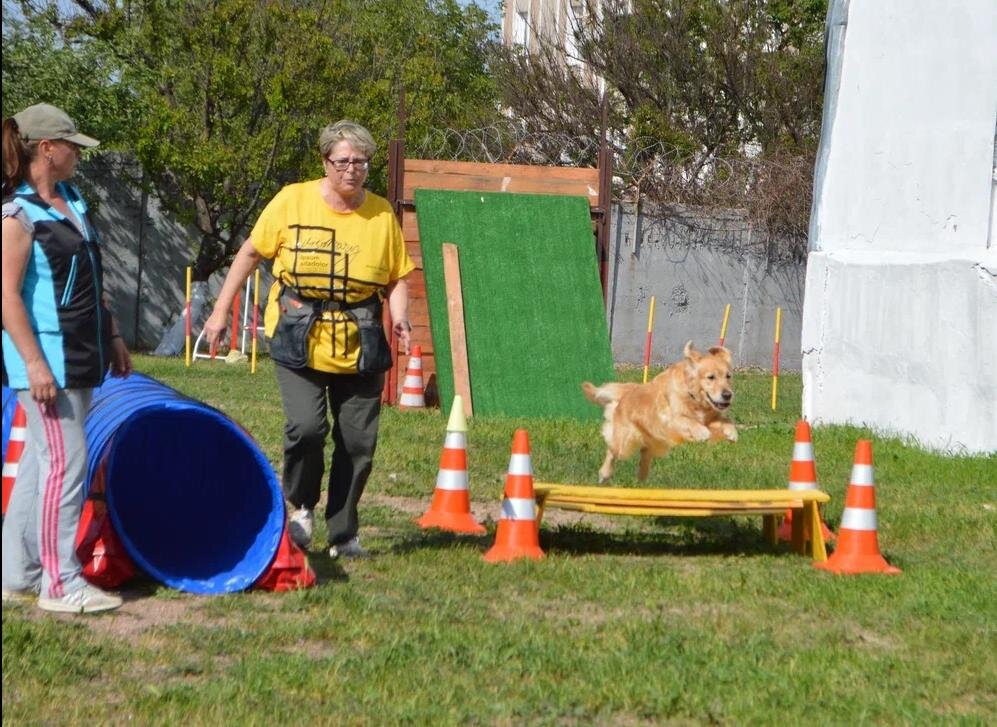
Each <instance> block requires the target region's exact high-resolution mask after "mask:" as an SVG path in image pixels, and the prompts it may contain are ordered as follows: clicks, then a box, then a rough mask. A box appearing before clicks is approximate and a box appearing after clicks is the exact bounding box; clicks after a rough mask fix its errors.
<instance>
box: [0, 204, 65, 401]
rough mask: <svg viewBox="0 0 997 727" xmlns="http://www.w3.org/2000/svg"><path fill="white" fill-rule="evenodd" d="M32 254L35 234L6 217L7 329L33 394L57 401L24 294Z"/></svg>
mask: <svg viewBox="0 0 997 727" xmlns="http://www.w3.org/2000/svg"><path fill="white" fill-rule="evenodd" d="M30 254H31V235H30V234H28V231H27V230H25V229H24V227H23V226H22V225H21V223H20V222H18V221H17V220H16V219H14V218H13V217H7V218H5V219H4V221H3V271H2V287H3V290H2V296H3V329H4V330H5V331H6V332H7V335H9V336H10V339H11V341H13V343H14V346H15V347H16V348H17V352H18V353H19V354H20V355H21V358H22V359H23V360H24V365H25V368H26V369H27V372H28V385H29V387H30V389H31V398H32V399H34V400H35V401H37V402H38V403H39V404H46V405H48V404H52V403H54V402H55V397H56V393H57V387H56V383H55V377H54V376H53V375H52V370H51V369H50V368H49V365H48V362H47V361H46V360H45V355H44V354H43V353H42V349H41V346H40V345H39V344H38V339H37V338H36V337H35V333H34V331H33V330H31V322H30V320H29V319H28V310H27V308H26V307H25V306H24V298H22V297H21V286H22V285H23V284H24V273H25V270H27V267H28V258H29V256H30Z"/></svg>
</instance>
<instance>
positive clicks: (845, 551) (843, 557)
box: [814, 439, 900, 575]
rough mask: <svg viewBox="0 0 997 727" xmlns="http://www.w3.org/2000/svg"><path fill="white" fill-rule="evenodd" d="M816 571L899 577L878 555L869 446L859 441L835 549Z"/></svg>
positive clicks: (862, 440) (874, 497) (874, 495)
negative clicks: (894, 575)
mask: <svg viewBox="0 0 997 727" xmlns="http://www.w3.org/2000/svg"><path fill="white" fill-rule="evenodd" d="M814 566H815V567H816V568H820V569H822V570H828V571H831V572H832V573H849V574H852V573H889V574H891V575H893V574H896V573H899V572H900V569H899V568H894V567H893V566H891V565H890V564H889V563H887V562H886V560H885V559H884V558H883V556H882V555H881V554H880V552H879V541H878V538H877V535H876V486H875V485H874V484H873V480H872V442H870V441H869V440H868V439H860V440H859V441H858V442H857V443H856V445H855V464H854V465H853V466H852V479H851V482H850V483H849V485H848V493H847V494H846V495H845V511H844V512H843V513H842V515H841V527H840V528H839V532H838V547H837V548H835V550H834V553H832V554H831V557H830V558H828V559H827V560H826V561H825V562H823V563H814Z"/></svg>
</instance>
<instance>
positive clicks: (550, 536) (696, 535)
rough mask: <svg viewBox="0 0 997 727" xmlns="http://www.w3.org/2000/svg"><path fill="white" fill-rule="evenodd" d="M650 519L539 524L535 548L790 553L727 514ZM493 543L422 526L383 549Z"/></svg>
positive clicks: (491, 534) (487, 537) (397, 551)
mask: <svg viewBox="0 0 997 727" xmlns="http://www.w3.org/2000/svg"><path fill="white" fill-rule="evenodd" d="M652 522H653V525H652V526H651V528H648V529H645V530H641V531H631V530H627V531H622V530H620V531H615V532H606V531H600V530H595V529H592V528H590V527H588V526H586V525H584V524H573V525H559V526H554V527H551V528H547V527H543V526H541V528H540V547H541V548H543V549H544V550H549V551H551V552H558V553H572V554H603V555H636V556H656V555H780V554H784V555H792V550H791V549H790V547H789V545H788V544H786V543H780V544H778V545H774V546H773V545H771V544H769V543H768V542H766V541H765V539H764V538H763V537H762V534H761V531H760V530H759V529H758V528H757V527H754V526H752V525H751V524H748V523H745V522H740V521H738V520H736V519H732V518H710V519H701V518H657V519H655V520H653V521H652ZM655 527H657V528H658V529H657V530H655V529H654V528H655ZM494 542H495V530H494V528H489V531H488V532H487V533H486V534H484V535H465V534H460V533H451V532H447V531H443V530H424V531H419V532H414V533H411V532H410V533H406V534H405V535H403V536H401V538H400V539H399V540H397V541H395V542H394V544H393V545H391V546H390V547H389V548H388V549H386V551H385V552H388V553H391V554H393V555H404V554H407V553H411V552H414V551H419V550H426V549H436V550H444V549H455V548H465V547H477V548H479V549H480V550H481V552H482V553H484V552H485V551H486V550H488V549H489V548H490V547H491V546H492V544H493V543H494Z"/></svg>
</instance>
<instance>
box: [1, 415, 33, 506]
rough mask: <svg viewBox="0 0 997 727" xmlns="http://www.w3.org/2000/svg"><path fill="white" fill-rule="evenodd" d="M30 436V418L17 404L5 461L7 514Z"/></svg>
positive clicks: (4, 486) (4, 480)
mask: <svg viewBox="0 0 997 727" xmlns="http://www.w3.org/2000/svg"><path fill="white" fill-rule="evenodd" d="M27 435H28V418H27V415H26V414H25V412H24V407H22V406H21V405H20V404H17V405H16V407H15V408H14V417H13V419H12V420H11V423H10V436H9V437H8V439H7V456H6V457H4V460H3V512H4V513H5V514H6V512H7V502H8V501H9V500H10V493H11V492H12V491H13V489H14V480H15V479H17V468H18V465H19V464H20V462H21V455H22V454H23V453H24V440H25V439H26V438H27Z"/></svg>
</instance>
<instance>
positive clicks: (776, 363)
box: [772, 307, 782, 411]
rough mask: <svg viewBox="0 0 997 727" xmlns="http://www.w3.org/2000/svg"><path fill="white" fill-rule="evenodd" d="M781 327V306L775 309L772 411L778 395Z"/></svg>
mask: <svg viewBox="0 0 997 727" xmlns="http://www.w3.org/2000/svg"><path fill="white" fill-rule="evenodd" d="M781 329H782V308H779V307H776V309H775V345H774V346H773V347H772V411H775V402H776V398H777V397H778V395H779V333H780V331H781Z"/></svg>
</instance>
